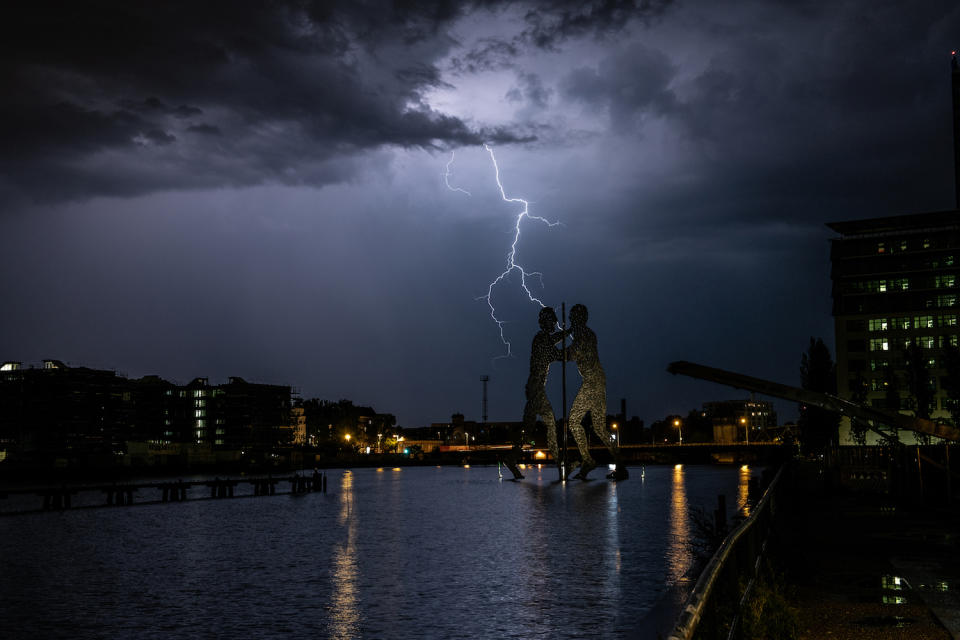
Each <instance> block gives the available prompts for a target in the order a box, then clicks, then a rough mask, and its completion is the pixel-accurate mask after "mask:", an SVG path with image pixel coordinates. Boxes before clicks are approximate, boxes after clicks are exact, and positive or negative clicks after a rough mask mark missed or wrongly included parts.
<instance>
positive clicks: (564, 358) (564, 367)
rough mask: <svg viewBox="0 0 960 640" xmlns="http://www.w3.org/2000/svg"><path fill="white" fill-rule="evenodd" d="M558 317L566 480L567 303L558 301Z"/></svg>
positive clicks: (562, 470) (563, 476)
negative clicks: (560, 319) (560, 322)
mask: <svg viewBox="0 0 960 640" xmlns="http://www.w3.org/2000/svg"><path fill="white" fill-rule="evenodd" d="M560 317H562V318H563V327H562V329H563V330H562V333H561V334H560V335H561V339H562V342H561V344H562V345H563V346H562V347H561V358H560V372H561V373H560V380H561V382H560V389H561V392H560V398H561V402H562V403H563V418H561V420H560V426H561V428H562V429H563V445H562V446H563V452H562V453H561V454H560V481H561V482H566V481H567V303H566V302H561V303H560Z"/></svg>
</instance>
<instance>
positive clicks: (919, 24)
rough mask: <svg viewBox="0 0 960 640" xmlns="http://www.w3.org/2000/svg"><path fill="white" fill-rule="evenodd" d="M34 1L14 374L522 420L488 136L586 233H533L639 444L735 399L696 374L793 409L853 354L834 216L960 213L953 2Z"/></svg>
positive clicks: (8, 266)
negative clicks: (169, 384)
mask: <svg viewBox="0 0 960 640" xmlns="http://www.w3.org/2000/svg"><path fill="white" fill-rule="evenodd" d="M18 4H19V5H20V7H19V8H13V7H10V6H5V8H4V9H3V17H2V19H0V49H2V56H0V78H2V80H0V82H2V89H0V90H2V96H3V97H2V100H0V255H2V274H3V275H2V277H0V305H2V311H0V312H2V316H0V360H20V361H23V362H25V363H33V364H38V363H39V362H40V360H42V359H45V358H56V359H60V360H63V361H65V362H67V363H68V364H72V365H76V366H89V367H95V368H109V369H116V370H117V371H119V372H121V373H124V374H126V375H129V376H131V377H139V376H142V375H147V374H157V375H160V376H162V377H165V378H167V379H170V380H173V381H177V382H181V383H185V382H187V381H189V380H190V379H191V378H193V377H197V376H205V377H208V378H210V381H211V383H219V382H224V381H226V378H227V376H241V377H243V378H245V379H247V380H249V381H253V382H266V383H275V384H289V385H292V386H294V387H295V388H297V389H298V390H299V391H300V393H301V395H302V396H303V397H304V398H307V397H320V398H326V399H330V400H336V399H339V398H349V399H351V400H353V401H354V402H355V403H358V404H368V405H372V406H374V407H375V408H376V409H377V410H378V411H381V412H390V413H394V414H395V415H396V416H397V418H398V423H399V424H400V425H401V426H408V427H413V426H420V425H424V424H428V423H430V422H439V421H445V420H448V419H449V416H450V414H452V413H453V412H456V411H459V412H462V413H464V414H465V415H466V418H467V419H468V420H471V419H472V420H479V419H480V409H481V384H480V376H481V375H489V376H490V386H489V419H490V420H518V419H520V415H521V413H522V409H523V402H524V390H523V389H524V382H525V380H526V376H527V369H528V364H529V362H528V359H529V349H530V341H531V339H532V337H533V334H534V333H535V331H536V328H537V312H538V310H539V306H538V305H536V304H534V303H531V302H529V301H527V300H526V298H525V295H524V294H523V292H522V290H521V289H520V282H519V279H518V278H516V277H514V278H512V279H509V280H508V281H506V282H504V283H503V284H501V285H500V286H499V287H498V288H496V289H495V290H494V296H493V302H494V303H495V305H496V307H497V310H498V315H499V317H500V318H502V319H503V320H505V321H506V324H504V332H505V335H506V337H507V339H508V340H510V341H511V342H512V352H513V357H510V358H502V357H500V356H503V355H505V354H506V352H507V348H506V346H505V345H504V344H503V343H502V342H501V340H500V335H499V332H498V329H497V325H496V324H494V322H493V320H492V319H491V318H490V316H489V309H488V308H487V305H486V302H485V301H484V300H483V299H482V297H483V296H484V295H486V293H487V287H488V285H489V283H490V281H491V280H492V279H493V278H495V277H496V276H497V275H499V274H500V273H501V272H502V271H503V270H504V268H505V267H506V261H507V252H508V250H509V248H510V243H511V241H512V239H513V236H512V234H513V229H514V224H515V221H516V217H517V214H518V213H519V212H520V210H521V206H522V205H520V204H519V203H508V202H504V201H503V200H502V199H501V196H500V193H499V191H498V190H497V185H496V182H495V175H494V171H493V165H492V163H491V160H490V156H489V155H487V153H486V152H485V151H484V149H483V147H482V145H483V143H488V144H490V145H491V147H492V148H493V150H494V153H495V154H496V159H497V161H498V162H499V166H500V172H501V179H502V183H503V186H504V189H505V192H506V195H507V196H508V197H511V198H523V199H526V200H528V201H529V202H530V213H531V214H532V215H536V216H542V217H543V218H545V219H548V220H550V221H559V222H561V223H562V224H561V225H558V226H553V227H550V226H547V225H545V224H542V223H539V222H537V221H534V220H525V221H523V222H522V225H521V229H522V235H521V239H520V242H519V243H518V245H517V249H518V251H517V262H518V263H520V264H522V265H523V266H524V267H525V268H527V270H529V271H537V272H540V273H542V286H541V281H540V280H538V279H536V278H531V279H530V280H529V282H530V284H531V290H532V292H533V293H534V294H535V295H537V296H538V297H539V298H541V299H542V300H543V301H544V303H546V304H547V305H549V306H555V307H557V308H558V309H559V307H560V303H561V302H566V303H567V307H568V308H569V307H570V306H571V305H572V304H574V303H582V304H585V305H586V306H587V307H588V308H589V310H590V326H591V327H592V328H593V329H594V331H596V333H597V336H598V339H599V348H600V357H601V361H602V362H603V363H604V366H605V368H606V371H607V395H608V403H609V410H610V411H611V412H616V411H617V410H619V399H620V398H621V397H625V398H627V403H628V407H627V408H628V413H629V414H631V415H639V416H640V417H641V418H643V419H645V420H647V421H648V423H649V422H651V421H653V420H655V419H657V418H660V417H663V416H664V415H666V414H668V413H673V412H678V413H686V412H687V411H688V410H689V409H691V408H695V407H699V406H700V405H701V404H702V403H703V402H705V401H711V400H720V399H726V398H737V397H744V393H743V392H740V391H736V390H733V389H728V388H725V387H720V386H717V385H712V384H709V383H705V382H698V381H694V380H692V379H689V378H682V377H673V376H671V375H669V374H668V373H666V372H665V367H666V365H667V363H668V362H670V361H672V360H678V359H686V360H692V361H695V362H701V363H703V364H708V365H711V366H717V367H722V368H726V369H732V370H735V371H739V372H742V373H746V374H750V375H754V376H759V377H766V378H770V379H773V380H776V381H778V382H783V383H788V384H798V383H799V372H798V368H799V363H800V355H801V353H802V352H803V350H804V349H805V348H806V346H807V344H808V342H809V339H810V337H811V336H822V337H823V338H824V339H825V340H826V341H827V343H828V344H829V345H831V347H832V345H833V321H832V318H831V316H830V304H831V303H830V264H829V238H830V237H831V235H832V232H831V231H830V230H829V229H827V228H826V227H825V226H824V223H825V222H829V221H834V220H845V219H855V218H866V217H876V216H884V215H894V214H898V213H912V212H920V211H933V210H943V209H951V208H953V207H954V206H955V203H954V191H953V155H952V154H953V151H952V133H951V132H952V129H951V126H952V124H951V103H950V52H951V49H953V48H955V47H958V46H960V5H958V4H957V3H956V2H955V1H954V2H922V3H904V2H899V1H897V2H883V1H879V2H878V1H870V2H867V1H865V0H863V1H860V0H857V1H850V2H844V1H841V2H793V1H791V2H786V1H784V2H769V1H757V2H738V3H730V4H734V5H735V7H734V8H720V7H718V6H716V5H718V4H724V3H715V2H707V1H704V2H677V3H672V2H663V1H658V0H650V1H645V2H640V3H631V2H616V1H610V2H579V3H575V4H571V5H570V7H574V8H563V5H562V4H561V3H556V2H551V1H543V2H502V3H501V2H476V3H466V2H464V3H461V2H449V3H427V2H416V1H410V2H396V3H376V2H352V1H351V2H340V3H336V2H317V3H315V4H314V3H310V2H287V3H284V2H259V3H253V2H249V3H235V2H201V3H195V2H152V3H151V2H147V3H140V2H137V3H131V2H126V1H119V0H118V1H116V2H71V3H47V2H30V3H26V2H22V3H18ZM635 5H638V6H635ZM454 153H455V159H454V161H453V162H452V163H451V164H450V173H449V176H448V178H447V179H448V180H449V182H450V184H451V186H453V187H458V188H460V189H463V190H465V191H469V192H470V195H469V196H468V195H466V194H465V193H463V192H461V191H456V190H451V189H448V188H447V186H446V184H445V178H444V174H445V172H446V167H447V165H448V163H449V162H450V160H451V157H452V154H454ZM515 275H516V274H515ZM559 371H560V370H559V365H555V367H554V369H552V370H551V383H550V384H551V391H552V393H553V395H554V397H555V398H556V397H557V393H558V391H557V390H558V384H559V382H558V381H559V378H560V375H559ZM568 377H569V382H568V389H569V395H570V397H571V398H572V396H573V393H574V391H575V389H576V386H577V385H578V383H579V377H578V376H577V375H576V373H575V371H574V369H573V367H570V369H569V376H568ZM554 406H555V409H556V410H557V412H558V413H559V411H560V406H559V401H555V405H554ZM777 406H778V409H779V410H780V411H781V418H786V419H789V418H793V417H795V416H796V410H795V407H794V406H793V405H791V404H790V403H778V405H777Z"/></svg>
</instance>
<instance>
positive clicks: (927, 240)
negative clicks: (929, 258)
mask: <svg viewBox="0 0 960 640" xmlns="http://www.w3.org/2000/svg"><path fill="white" fill-rule="evenodd" d="M923 248H924V249H929V248H930V238H924V239H923Z"/></svg>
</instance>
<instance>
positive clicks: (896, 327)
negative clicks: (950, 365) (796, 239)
mask: <svg viewBox="0 0 960 640" xmlns="http://www.w3.org/2000/svg"><path fill="white" fill-rule="evenodd" d="M827 226H828V227H830V228H831V229H832V230H834V231H835V232H837V233H838V234H839V237H837V238H834V239H833V240H832V241H831V251H830V256H831V262H832V270H831V278H832V281H833V316H834V328H835V336H836V353H837V358H836V361H837V390H838V395H839V396H840V397H842V398H846V399H853V400H858V401H861V402H864V403H866V404H869V405H871V406H873V407H876V408H880V409H887V410H892V411H901V412H903V413H909V414H911V415H917V414H918V413H920V414H923V413H926V414H927V415H929V416H930V417H932V418H934V419H937V418H948V417H949V415H950V412H949V410H950V403H951V400H950V398H949V397H948V396H947V393H946V391H945V389H944V384H943V383H944V379H945V377H946V370H945V368H944V360H945V358H944V354H945V351H946V349H948V348H949V347H951V346H952V347H956V346H957V340H958V334H960V326H958V316H960V305H958V302H960V288H958V285H960V211H942V212H934V213H920V214H913V215H902V216H891V217H885V218H873V219H867V220H854V221H847V222H833V223H829V224H828V225H827ZM911 360H918V361H922V365H923V369H924V370H925V377H926V380H925V384H926V386H927V391H928V393H927V394H923V395H927V396H928V397H929V400H928V406H927V407H926V408H925V409H926V411H924V408H922V407H918V406H917V402H916V394H915V393H911V392H910V388H911V366H914V367H915V366H916V365H914V364H912V363H911ZM913 371H917V369H916V368H914V369H913ZM913 377H914V379H916V374H913ZM914 386H915V387H916V383H914ZM848 431H849V422H848V421H846V420H845V421H844V425H843V426H842V427H841V443H843V442H849V433H848ZM845 436H846V439H845ZM902 438H903V439H904V440H911V441H912V435H909V436H902Z"/></svg>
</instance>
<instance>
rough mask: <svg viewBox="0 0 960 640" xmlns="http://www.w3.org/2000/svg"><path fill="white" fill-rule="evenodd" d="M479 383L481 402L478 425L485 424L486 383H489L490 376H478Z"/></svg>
mask: <svg viewBox="0 0 960 640" xmlns="http://www.w3.org/2000/svg"><path fill="white" fill-rule="evenodd" d="M480 382H481V383H482V384H483V401H482V403H481V404H480V424H487V383H488V382H490V376H480Z"/></svg>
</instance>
